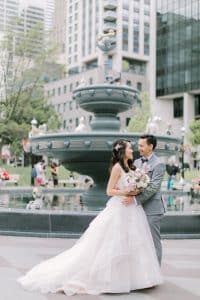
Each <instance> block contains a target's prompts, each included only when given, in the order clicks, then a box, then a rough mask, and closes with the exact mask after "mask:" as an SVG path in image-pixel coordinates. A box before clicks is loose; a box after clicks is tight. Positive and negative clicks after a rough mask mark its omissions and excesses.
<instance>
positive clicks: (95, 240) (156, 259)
mask: <svg viewBox="0 0 200 300" xmlns="http://www.w3.org/2000/svg"><path fill="white" fill-rule="evenodd" d="M156 143H157V142H156V138H155V137H154V136H153V135H142V136H141V137H140V138H139V141H138V150H139V152H140V155H141V158H140V159H137V160H135V161H133V151H132V147H131V143H130V141H128V140H122V139H121V140H118V141H116V142H115V143H114V144H113V149H112V159H111V168H110V178H109V181H108V185H107V194H108V196H111V198H110V199H109V200H108V202H107V205H106V207H105V209H103V210H102V211H101V212H100V213H99V214H98V216H97V217H96V218H95V219H94V220H93V221H92V222H91V223H90V225H89V227H88V229H87V230H86V231H85V232H84V234H83V235H82V237H81V238H80V239H79V240H78V241H77V242H76V243H75V245H74V246H73V247H72V248H70V249H68V250H66V251H64V252H62V253H61V254H59V255H57V256H55V257H53V258H51V259H48V260H46V261H44V262H42V263H40V264H39V265H36V266H35V267H34V268H33V269H31V270H30V271H29V272H28V273H27V274H26V275H25V276H23V277H21V278H19V279H18V282H20V284H21V285H22V286H23V287H24V288H25V289H28V290H30V291H33V290H39V291H41V292H43V293H48V292H52V293H56V292H63V293H65V294H66V295H68V296H70V295H74V294H93V295H97V294H101V293H128V292H130V291H132V290H137V289H144V288H149V287H153V286H155V285H158V284H161V283H162V282H163V279H162V275H161V271H160V264H161V257H162V246H161V240H160V222H161V219H162V216H163V214H164V205H163V202H162V199H161V194H160V187H161V182H162V179H163V175H164V172H165V168H164V165H163V164H162V163H161V162H160V161H159V158H158V157H157V156H156V155H155V154H154V149H155V147H156ZM139 169H140V170H142V169H146V170H147V172H148V178H149V183H148V185H147V187H146V188H144V189H140V188H137V185H135V186H134V187H133V188H132V189H127V175H129V174H130V173H131V172H132V173H133V174H134V173H136V172H137V170H139Z"/></svg>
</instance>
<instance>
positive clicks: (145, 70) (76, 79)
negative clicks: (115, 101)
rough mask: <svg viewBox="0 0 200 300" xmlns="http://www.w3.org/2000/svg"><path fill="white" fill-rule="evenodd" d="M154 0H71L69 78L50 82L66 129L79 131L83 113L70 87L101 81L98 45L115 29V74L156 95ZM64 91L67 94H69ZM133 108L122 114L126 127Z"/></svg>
mask: <svg viewBox="0 0 200 300" xmlns="http://www.w3.org/2000/svg"><path fill="white" fill-rule="evenodd" d="M154 2H155V1H153V0H132V1H129V0H103V1H100V0H73V1H72V0H68V1H66V35H65V36H66V60H67V70H68V77H67V78H65V79H63V80H61V81H57V82H53V83H49V84H47V85H46V93H47V95H48V97H49V101H50V102H51V103H52V105H54V106H55V107H56V109H57V111H59V112H60V114H61V117H62V118H63V127H64V128H68V129H74V128H75V127H76V126H77V125H78V122H79V121H78V119H79V117H80V115H85V116H86V118H87V120H88V122H89V121H90V119H91V115H90V114H87V113H86V112H83V111H81V110H80V109H77V105H76V104H75V103H74V101H73V99H72V94H71V91H72V90H73V89H74V88H75V87H76V86H77V84H78V83H80V82H81V81H82V79H83V78H84V81H85V82H87V83H100V82H101V83H102V82H103V81H104V78H103V77H104V76H103V72H102V65H103V53H102V52H101V51H100V50H99V49H98V48H97V39H98V35H99V34H102V33H107V32H108V31H109V30H110V29H113V30H114V31H115V41H116V48H115V49H114V50H112V51H110V53H109V62H108V63H109V67H110V70H111V71H110V72H111V74H112V75H113V76H114V77H115V76H116V77H119V76H120V77H121V83H124V84H127V85H130V86H132V87H134V88H137V89H139V90H142V91H145V92H147V93H151V89H150V83H149V82H150V80H149V79H150V77H151V59H150V57H151V55H153V53H154V52H155V48H154V49H153V48H152V45H153V47H155V43H152V42H151V43H150V41H153V40H155V36H152V34H153V31H152V28H151V24H152V23H153V24H154V23H155V21H154V20H155V5H154ZM64 91H65V92H64ZM132 116H133V110H130V111H128V112H125V113H122V114H121V115H120V119H121V123H122V128H123V129H125V127H126V126H127V124H128V122H129V120H130V118H131V117H132Z"/></svg>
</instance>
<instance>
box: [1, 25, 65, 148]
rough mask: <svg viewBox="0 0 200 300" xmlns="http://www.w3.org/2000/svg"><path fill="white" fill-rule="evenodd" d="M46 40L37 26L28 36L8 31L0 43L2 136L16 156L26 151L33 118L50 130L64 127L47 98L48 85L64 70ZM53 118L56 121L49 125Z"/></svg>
mask: <svg viewBox="0 0 200 300" xmlns="http://www.w3.org/2000/svg"><path fill="white" fill-rule="evenodd" d="M18 22H20V21H18ZM44 40H45V39H44V38H43V31H42V29H41V28H40V27H39V26H38V25H36V26H34V27H33V28H31V29H30V30H29V31H28V32H27V33H26V34H24V33H21V32H20V31H19V32H7V34H6V35H5V36H4V39H3V41H2V42H1V44H0V55H1V57H2V59H1V61H0V69H1V70H2V80H1V81H0V89H2V90H3V91H4V93H3V97H2V98H1V99H0V136H1V139H2V144H10V145H11V149H13V150H14V149H15V151H14V152H15V153H16V152H19V151H20V149H22V146H21V141H22V139H24V138H27V136H28V132H29V131H30V123H31V120H32V119H33V117H35V118H36V119H37V121H38V123H39V124H41V123H47V124H48V126H49V127H48V128H49V129H51V128H52V129H55V128H58V127H59V126H60V122H59V120H58V115H57V113H56V112H55V110H54V109H53V107H51V106H50V105H48V103H47V99H46V98H45V96H44V83H45V82H47V81H48V80H50V79H51V78H52V76H53V79H55V78H60V77H61V76H62V74H64V67H63V66H62V65H56V64H55V63H54V61H55V60H56V57H55V55H56V46H55V44H54V43H53V42H52V43H51V42H50V40H49V39H48V46H45V47H44ZM48 65H49V66H50V68H49V70H50V72H49V73H48ZM50 118H53V120H54V122H51V123H50V122H48V121H49V119H50ZM17 148H18V149H19V151H18V150H17Z"/></svg>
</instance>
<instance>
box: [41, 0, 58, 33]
mask: <svg viewBox="0 0 200 300" xmlns="http://www.w3.org/2000/svg"><path fill="white" fill-rule="evenodd" d="M60 1H62V0H59V1H55V0H45V5H44V19H45V22H44V29H45V31H52V30H53V25H54V10H55V4H56V2H57V3H58V2H60Z"/></svg>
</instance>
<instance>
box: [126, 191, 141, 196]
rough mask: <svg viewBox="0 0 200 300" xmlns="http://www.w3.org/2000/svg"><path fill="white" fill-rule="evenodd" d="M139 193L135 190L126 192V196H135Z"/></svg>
mask: <svg viewBox="0 0 200 300" xmlns="http://www.w3.org/2000/svg"><path fill="white" fill-rule="evenodd" d="M140 192H141V191H140V190H139V189H135V190H134V191H131V192H127V194H126V196H127V197H129V196H137V195H138V194H139V193H140Z"/></svg>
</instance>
